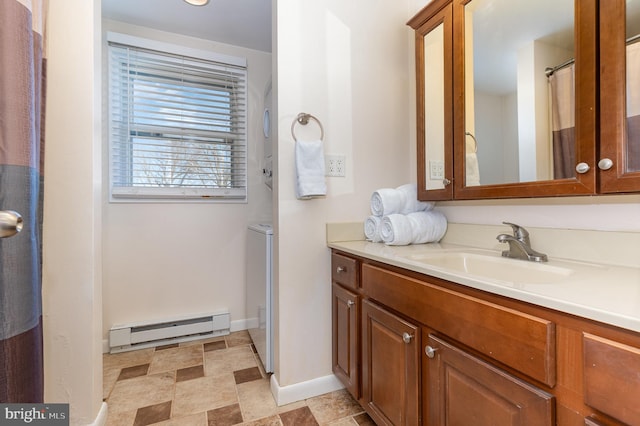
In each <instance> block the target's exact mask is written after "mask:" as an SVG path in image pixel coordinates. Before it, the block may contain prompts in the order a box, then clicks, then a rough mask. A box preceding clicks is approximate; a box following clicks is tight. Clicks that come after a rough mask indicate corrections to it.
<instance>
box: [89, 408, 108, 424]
mask: <svg viewBox="0 0 640 426" xmlns="http://www.w3.org/2000/svg"><path fill="white" fill-rule="evenodd" d="M106 424H107V403H106V402H103V403H102V405H101V406H100V411H98V415H97V416H96V419H95V420H94V421H93V423H91V424H89V425H87V426H104V425H106Z"/></svg>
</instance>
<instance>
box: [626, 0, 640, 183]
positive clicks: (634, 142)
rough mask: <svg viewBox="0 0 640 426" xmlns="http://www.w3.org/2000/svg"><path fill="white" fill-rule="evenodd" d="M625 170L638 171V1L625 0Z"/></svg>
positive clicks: (639, 158)
mask: <svg viewBox="0 0 640 426" xmlns="http://www.w3.org/2000/svg"><path fill="white" fill-rule="evenodd" d="M626 14H627V17H626V21H627V22H626V37H627V105H626V107H627V141H626V142H627V144H626V150H627V153H626V154H627V155H626V159H627V164H626V171H627V172H640V1H639V0H627V2H626Z"/></svg>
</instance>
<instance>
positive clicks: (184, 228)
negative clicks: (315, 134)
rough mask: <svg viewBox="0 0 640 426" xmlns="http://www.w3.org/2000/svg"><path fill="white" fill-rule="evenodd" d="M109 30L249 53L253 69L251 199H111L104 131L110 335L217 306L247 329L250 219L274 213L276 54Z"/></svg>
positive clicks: (122, 28)
mask: <svg viewBox="0 0 640 426" xmlns="http://www.w3.org/2000/svg"><path fill="white" fill-rule="evenodd" d="M104 30H105V31H115V32H121V33H126V34H130V35H134V36H138V37H144V38H150V39H154V40H159V41H163V42H166V43H171V44H177V45H184V46H189V47H191V48H196V49H202V50H212V51H215V52H218V53H223V54H228V55H233V56H240V57H245V58H247V63H248V72H249V80H248V85H249V103H248V105H249V112H248V123H249V132H248V144H249V145H248V146H249V153H248V155H249V160H248V168H249V172H248V173H249V200H248V203H243V204H215V203H147V204H144V203H142V204H140V203H109V202H108V156H107V151H106V148H107V143H108V142H107V141H108V136H107V134H106V131H107V130H106V129H105V132H104V134H103V139H104V145H103V147H104V151H103V153H104V161H103V182H104V185H103V190H104V193H103V203H104V223H103V235H104V286H103V287H104V288H103V297H104V324H103V333H104V336H105V337H106V333H107V331H108V329H109V328H110V327H111V326H112V325H114V324H122V323H127V322H131V321H147V320H157V319H163V318H167V317H169V316H181V315H189V314H198V313H205V312H210V311H212V310H214V309H218V308H228V309H229V312H230V314H231V321H232V328H244V323H243V321H244V320H245V301H244V299H245V252H246V250H245V245H246V229H247V224H248V223H250V222H257V221H270V220H271V219H272V201H271V190H270V189H269V188H267V186H266V185H264V184H263V183H262V167H263V145H264V143H263V140H264V138H263V134H262V111H263V98H264V95H265V90H266V88H267V86H268V83H269V80H270V77H271V54H269V53H265V52H260V51H256V50H250V49H244V48H239V47H236V46H230V45H225V44H221V43H215V42H211V41H206V40H201V39H195V38H192V37H185V36H180V35H176V34H171V33H167V32H162V31H157V30H152V29H149V28H143V27H137V26H132V25H127V24H123V23H120V22H114V21H108V20H105V21H104ZM104 46H105V49H106V44H105V45H104ZM105 63H106V57H105ZM105 66H106V65H105ZM105 97H106V96H105ZM104 119H105V120H106V115H105V116H104ZM105 122H106V121H105ZM105 127H106V126H105Z"/></svg>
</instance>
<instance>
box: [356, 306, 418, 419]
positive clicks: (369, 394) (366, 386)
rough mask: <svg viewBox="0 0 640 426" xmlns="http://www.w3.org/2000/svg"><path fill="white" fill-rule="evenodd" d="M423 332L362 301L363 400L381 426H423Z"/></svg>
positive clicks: (370, 413)
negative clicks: (421, 338) (421, 380)
mask: <svg viewBox="0 0 640 426" xmlns="http://www.w3.org/2000/svg"><path fill="white" fill-rule="evenodd" d="M419 333H420V330H419V328H418V327H417V326H416V325H413V324H411V323H409V322H407V321H405V320H404V319H402V318H400V317H398V316H396V315H394V314H392V313H391V312H389V311H387V310H385V309H383V308H381V307H379V306H377V305H375V304H373V303H371V302H369V301H368V300H364V301H363V302H362V399H363V401H364V404H365V407H366V409H367V412H368V413H369V415H370V416H371V417H372V418H373V420H374V421H375V422H376V424H378V425H396V426H400V425H418V424H420V412H419V410H420V408H419V397H420V390H419V389H420V369H419V362H420V334H419Z"/></svg>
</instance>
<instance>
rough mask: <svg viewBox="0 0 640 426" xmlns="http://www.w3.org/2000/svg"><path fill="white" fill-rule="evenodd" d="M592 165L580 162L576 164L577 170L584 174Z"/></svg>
mask: <svg viewBox="0 0 640 426" xmlns="http://www.w3.org/2000/svg"><path fill="white" fill-rule="evenodd" d="M590 168H591V167H589V165H588V164H587V163H578V165H577V166H576V172H578V173H580V174H583V173H587V172H588V171H589V169H590Z"/></svg>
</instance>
